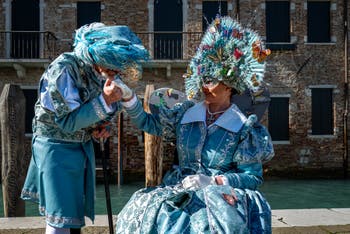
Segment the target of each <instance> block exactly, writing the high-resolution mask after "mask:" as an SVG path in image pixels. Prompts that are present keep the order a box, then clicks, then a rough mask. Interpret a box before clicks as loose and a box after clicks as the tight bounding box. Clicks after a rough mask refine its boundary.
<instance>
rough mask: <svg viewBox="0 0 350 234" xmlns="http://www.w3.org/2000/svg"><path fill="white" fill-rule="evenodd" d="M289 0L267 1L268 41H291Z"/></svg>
mask: <svg viewBox="0 0 350 234" xmlns="http://www.w3.org/2000/svg"><path fill="white" fill-rule="evenodd" d="M289 8H290V3H289V1H267V2H266V11H265V14H266V42H288V43H289V42H290V13H289V12H290V9H289Z"/></svg>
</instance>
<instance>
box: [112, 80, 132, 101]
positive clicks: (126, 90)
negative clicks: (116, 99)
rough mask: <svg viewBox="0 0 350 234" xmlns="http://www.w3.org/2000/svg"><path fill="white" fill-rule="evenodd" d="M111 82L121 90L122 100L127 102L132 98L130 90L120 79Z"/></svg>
mask: <svg viewBox="0 0 350 234" xmlns="http://www.w3.org/2000/svg"><path fill="white" fill-rule="evenodd" d="M113 82H114V83H115V85H116V86H118V87H119V88H120V89H121V90H122V93H123V95H122V98H123V99H124V100H129V99H131V98H132V96H133V95H134V94H133V92H132V90H131V89H130V88H129V87H128V86H127V85H126V84H125V83H124V82H123V81H122V80H121V79H119V78H116V79H114V80H113Z"/></svg>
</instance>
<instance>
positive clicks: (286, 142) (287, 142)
mask: <svg viewBox="0 0 350 234" xmlns="http://www.w3.org/2000/svg"><path fill="white" fill-rule="evenodd" d="M272 144H273V145H290V141H272Z"/></svg>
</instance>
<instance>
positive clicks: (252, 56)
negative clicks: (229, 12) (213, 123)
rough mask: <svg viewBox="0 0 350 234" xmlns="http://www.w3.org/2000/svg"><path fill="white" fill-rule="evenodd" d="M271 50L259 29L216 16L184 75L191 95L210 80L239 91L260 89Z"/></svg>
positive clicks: (187, 89)
mask: <svg viewBox="0 0 350 234" xmlns="http://www.w3.org/2000/svg"><path fill="white" fill-rule="evenodd" d="M269 54H270V50H268V49H267V50H266V49H264V48H263V45H262V42H261V39H260V37H259V35H258V34H257V33H256V32H254V31H252V30H250V29H247V28H243V27H242V26H241V25H240V24H239V23H238V22H236V21H235V20H233V19H232V18H230V17H227V16H226V17H220V16H217V17H216V19H215V20H214V21H213V22H212V23H211V24H210V25H209V27H208V29H207V31H206V32H205V34H204V36H203V38H202V41H201V43H200V45H199V47H198V49H197V51H196V54H195V56H194V57H193V58H192V60H191V61H190V64H189V66H188V68H187V73H186V74H185V75H184V77H185V88H186V94H187V96H188V98H190V99H192V98H195V97H196V96H197V95H198V93H199V91H200V89H201V87H202V84H203V82H208V81H214V82H223V83H224V84H225V85H227V86H229V87H232V88H234V89H235V90H236V91H238V92H239V93H242V92H244V90H246V89H247V88H248V89H251V90H256V89H258V88H259V86H260V84H261V82H262V80H263V76H264V72H265V63H264V60H265V58H266V57H267V56H268V55H269Z"/></svg>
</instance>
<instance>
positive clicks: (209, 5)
mask: <svg viewBox="0 0 350 234" xmlns="http://www.w3.org/2000/svg"><path fill="white" fill-rule="evenodd" d="M220 11H221V12H220ZM220 13H221V15H222V16H225V15H227V1H203V8H202V14H203V22H202V29H203V32H205V31H206V30H207V27H208V24H210V23H211V22H212V21H213V20H214V19H215V17H216V15H217V14H220Z"/></svg>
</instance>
